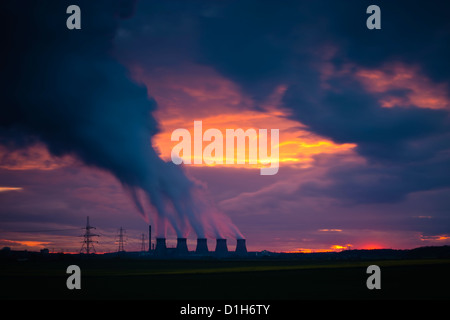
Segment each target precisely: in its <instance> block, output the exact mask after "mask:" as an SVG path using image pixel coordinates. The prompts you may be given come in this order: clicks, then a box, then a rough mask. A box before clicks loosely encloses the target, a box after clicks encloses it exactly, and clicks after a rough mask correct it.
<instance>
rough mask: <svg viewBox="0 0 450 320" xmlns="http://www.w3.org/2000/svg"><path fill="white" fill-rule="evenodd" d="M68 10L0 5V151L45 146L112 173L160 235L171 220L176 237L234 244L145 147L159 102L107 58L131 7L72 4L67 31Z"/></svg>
mask: <svg viewBox="0 0 450 320" xmlns="http://www.w3.org/2000/svg"><path fill="white" fill-rule="evenodd" d="M70 4H71V3H70V2H69V1H62V0H58V1H54V0H47V1H46V0H39V1H17V0H14V1H9V0H8V1H6V0H5V1H1V3H0V15H1V18H0V32H1V33H2V39H3V40H2V41H3V42H4V43H3V48H4V49H3V50H2V51H1V53H0V63H1V70H2V71H1V76H0V77H1V80H0V81H1V82H0V86H1V96H0V98H1V106H2V107H1V109H2V110H1V117H0V144H2V145H5V146H6V147H8V148H10V149H16V148H22V147H26V146H28V145H31V144H33V143H35V142H37V141H42V142H44V143H45V144H46V145H47V147H48V149H49V151H50V152H51V153H52V154H53V155H55V156H63V155H67V154H70V155H73V156H75V157H77V158H79V159H80V160H82V161H83V162H84V163H85V164H86V165H89V166H95V167H97V168H100V169H104V170H107V171H108V172H111V173H112V174H113V175H114V176H115V177H117V179H118V180H119V181H120V182H121V183H122V185H123V186H124V188H125V189H126V190H127V191H128V192H129V194H130V195H131V197H132V199H133V200H134V203H135V204H136V207H137V208H138V209H139V211H140V212H141V214H142V215H143V217H144V218H146V219H148V215H147V213H146V212H145V210H144V207H145V206H144V205H143V203H142V200H141V196H140V195H141V194H142V193H143V194H144V195H145V196H146V197H147V198H148V200H149V202H150V203H151V204H152V205H153V207H154V208H155V212H156V213H157V220H158V222H157V232H158V233H159V234H160V235H163V234H164V233H165V230H166V225H165V224H166V222H167V221H168V222H169V225H170V226H171V227H172V228H173V229H174V230H175V231H176V232H177V234H178V236H180V237H181V236H185V235H186V233H187V232H189V230H191V229H193V230H194V231H195V232H196V234H197V235H198V237H200V238H203V237H205V236H215V237H224V236H226V235H228V236H232V237H237V238H241V237H242V235H241V234H240V232H239V231H238V230H237V229H236V228H235V227H234V226H233V224H232V223H231V222H230V221H229V220H227V218H226V217H225V216H224V215H221V214H219V213H218V212H217V211H215V210H214V208H213V206H211V204H209V203H207V201H206V200H205V197H204V191H205V190H204V189H203V188H202V187H201V185H200V184H198V183H197V182H195V181H193V180H192V179H188V178H187V177H186V175H185V174H184V173H183V172H182V170H181V168H180V167H177V166H176V165H174V164H173V163H171V162H169V163H166V162H164V161H162V160H161V159H160V158H159V157H158V155H157V153H156V152H155V150H154V149H153V148H152V146H151V141H150V139H151V137H152V136H153V135H154V134H155V133H156V132H157V131H158V128H157V123H156V121H155V120H154V118H153V117H152V114H151V113H152V111H154V110H155V108H156V102H155V101H153V100H152V99H149V98H148V95H147V91H146V89H145V88H143V87H140V86H138V85H137V84H136V83H134V82H133V81H132V80H131V79H130V78H129V77H128V73H127V70H126V69H125V68H124V67H123V66H122V65H121V64H119V63H118V62H116V61H115V60H114V59H113V58H112V56H111V49H112V43H113V39H114V35H115V32H116V27H117V24H118V22H119V21H120V19H121V18H126V17H128V16H129V15H131V14H132V13H133V1H123V0H115V1H112V0H95V1H92V0H86V1H77V4H78V5H79V6H80V8H81V10H82V20H81V21H82V28H81V30H68V29H67V28H66V19H67V17H68V15H67V14H66V8H67V7H68V6H69V5H70ZM224 233H227V234H224Z"/></svg>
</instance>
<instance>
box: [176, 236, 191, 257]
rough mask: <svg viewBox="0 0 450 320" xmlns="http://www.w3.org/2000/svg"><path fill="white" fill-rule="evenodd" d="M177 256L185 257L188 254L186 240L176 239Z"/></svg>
mask: <svg viewBox="0 0 450 320" xmlns="http://www.w3.org/2000/svg"><path fill="white" fill-rule="evenodd" d="M176 253H177V255H187V254H188V253H189V250H188V247H187V243H186V238H177V249H176Z"/></svg>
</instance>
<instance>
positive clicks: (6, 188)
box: [0, 187, 23, 192]
mask: <svg viewBox="0 0 450 320" xmlns="http://www.w3.org/2000/svg"><path fill="white" fill-rule="evenodd" d="M22 190H23V188H20V187H0V192H9V191H22Z"/></svg>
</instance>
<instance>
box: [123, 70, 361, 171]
mask: <svg viewBox="0 0 450 320" xmlns="http://www.w3.org/2000/svg"><path fill="white" fill-rule="evenodd" d="M131 69H132V70H133V77H134V78H135V79H136V80H137V81H139V82H141V83H143V84H145V85H146V86H147V88H148V91H149V95H151V96H152V97H154V98H155V100H156V101H157V102H158V104H159V106H160V107H159V108H158V110H157V111H156V112H155V113H154V116H155V117H156V118H157V120H158V122H159V124H160V129H161V131H160V132H159V134H157V135H156V136H155V137H154V138H153V141H152V143H153V145H154V147H155V149H157V150H158V151H159V152H160V156H161V158H163V159H164V160H166V161H168V160H170V159H171V151H172V148H173V147H174V146H175V145H177V143H178V142H173V141H171V134H172V132H173V131H174V130H176V129H179V128H183V129H187V130H188V131H189V132H190V134H191V137H193V136H194V131H193V127H194V121H202V128H203V132H204V131H205V130H207V129H213V128H214V129H218V130H220V131H221V132H222V134H223V136H225V132H226V129H239V128H240V129H242V130H244V131H246V130H247V129H250V128H253V129H255V130H256V131H257V132H258V130H259V129H267V130H268V141H269V140H270V139H269V137H270V134H269V131H270V130H271V129H278V130H279V145H278V151H279V163H280V166H285V165H288V166H295V167H299V168H308V167H310V166H312V165H313V163H314V157H315V156H316V155H319V154H334V153H351V152H352V151H353V149H354V148H355V147H356V145H355V144H350V143H346V144H336V143H333V142H332V141H330V140H328V139H325V138H323V137H320V136H318V135H315V134H313V133H311V132H309V131H308V130H307V128H306V127H305V126H304V125H303V124H301V123H299V122H297V121H294V120H291V119H290V118H289V113H288V111H286V110H284V109H283V108H281V107H280V106H281V99H282V97H283V94H284V92H285V90H286V87H285V86H283V85H280V86H279V87H278V88H276V90H275V91H274V92H273V93H272V94H271V95H270V96H269V97H268V98H267V100H266V101H265V102H264V103H262V104H259V105H258V107H259V108H253V101H252V99H250V98H249V97H247V96H246V95H245V94H244V93H242V92H241V90H240V89H239V88H238V87H237V86H236V85H235V84H234V83H233V82H231V81H229V80H227V79H225V78H223V77H222V76H220V75H219V74H218V73H217V72H216V71H214V70H213V69H211V68H209V67H205V66H194V65H190V66H185V67H183V68H178V69H177V70H176V71H175V70H170V69H160V70H158V71H157V72H158V74H157V75H149V74H146V73H145V71H144V70H142V69H141V68H139V67H132V68H131ZM155 79H157V81H156V80H155ZM258 138H259V137H258ZM269 143H270V142H269ZM206 144H207V143H204V146H205V145H206ZM224 147H225V148H226V146H225V145H224ZM223 154H224V155H226V150H224V152H223ZM234 154H235V155H236V154H237V150H235V152H234ZM193 156H194V152H191V163H194V158H193ZM249 157H250V156H249V154H246V161H245V162H246V164H244V165H242V164H236V162H234V163H235V164H233V165H230V164H226V163H227V161H226V160H227V159H225V158H224V159H223V160H224V161H222V162H223V164H215V165H223V166H232V167H245V168H259V167H261V165H262V164H261V163H259V164H256V165H249V163H250V162H252V161H251V160H254V159H251V158H249ZM230 162H233V161H230ZM192 165H195V164H192ZM201 165H206V164H205V163H203V164H201Z"/></svg>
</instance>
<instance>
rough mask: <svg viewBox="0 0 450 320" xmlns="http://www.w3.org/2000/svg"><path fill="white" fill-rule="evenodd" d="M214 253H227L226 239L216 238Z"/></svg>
mask: <svg viewBox="0 0 450 320" xmlns="http://www.w3.org/2000/svg"><path fill="white" fill-rule="evenodd" d="M215 253H216V254H219V255H224V254H227V253H228V247H227V239H216V250H215Z"/></svg>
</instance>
